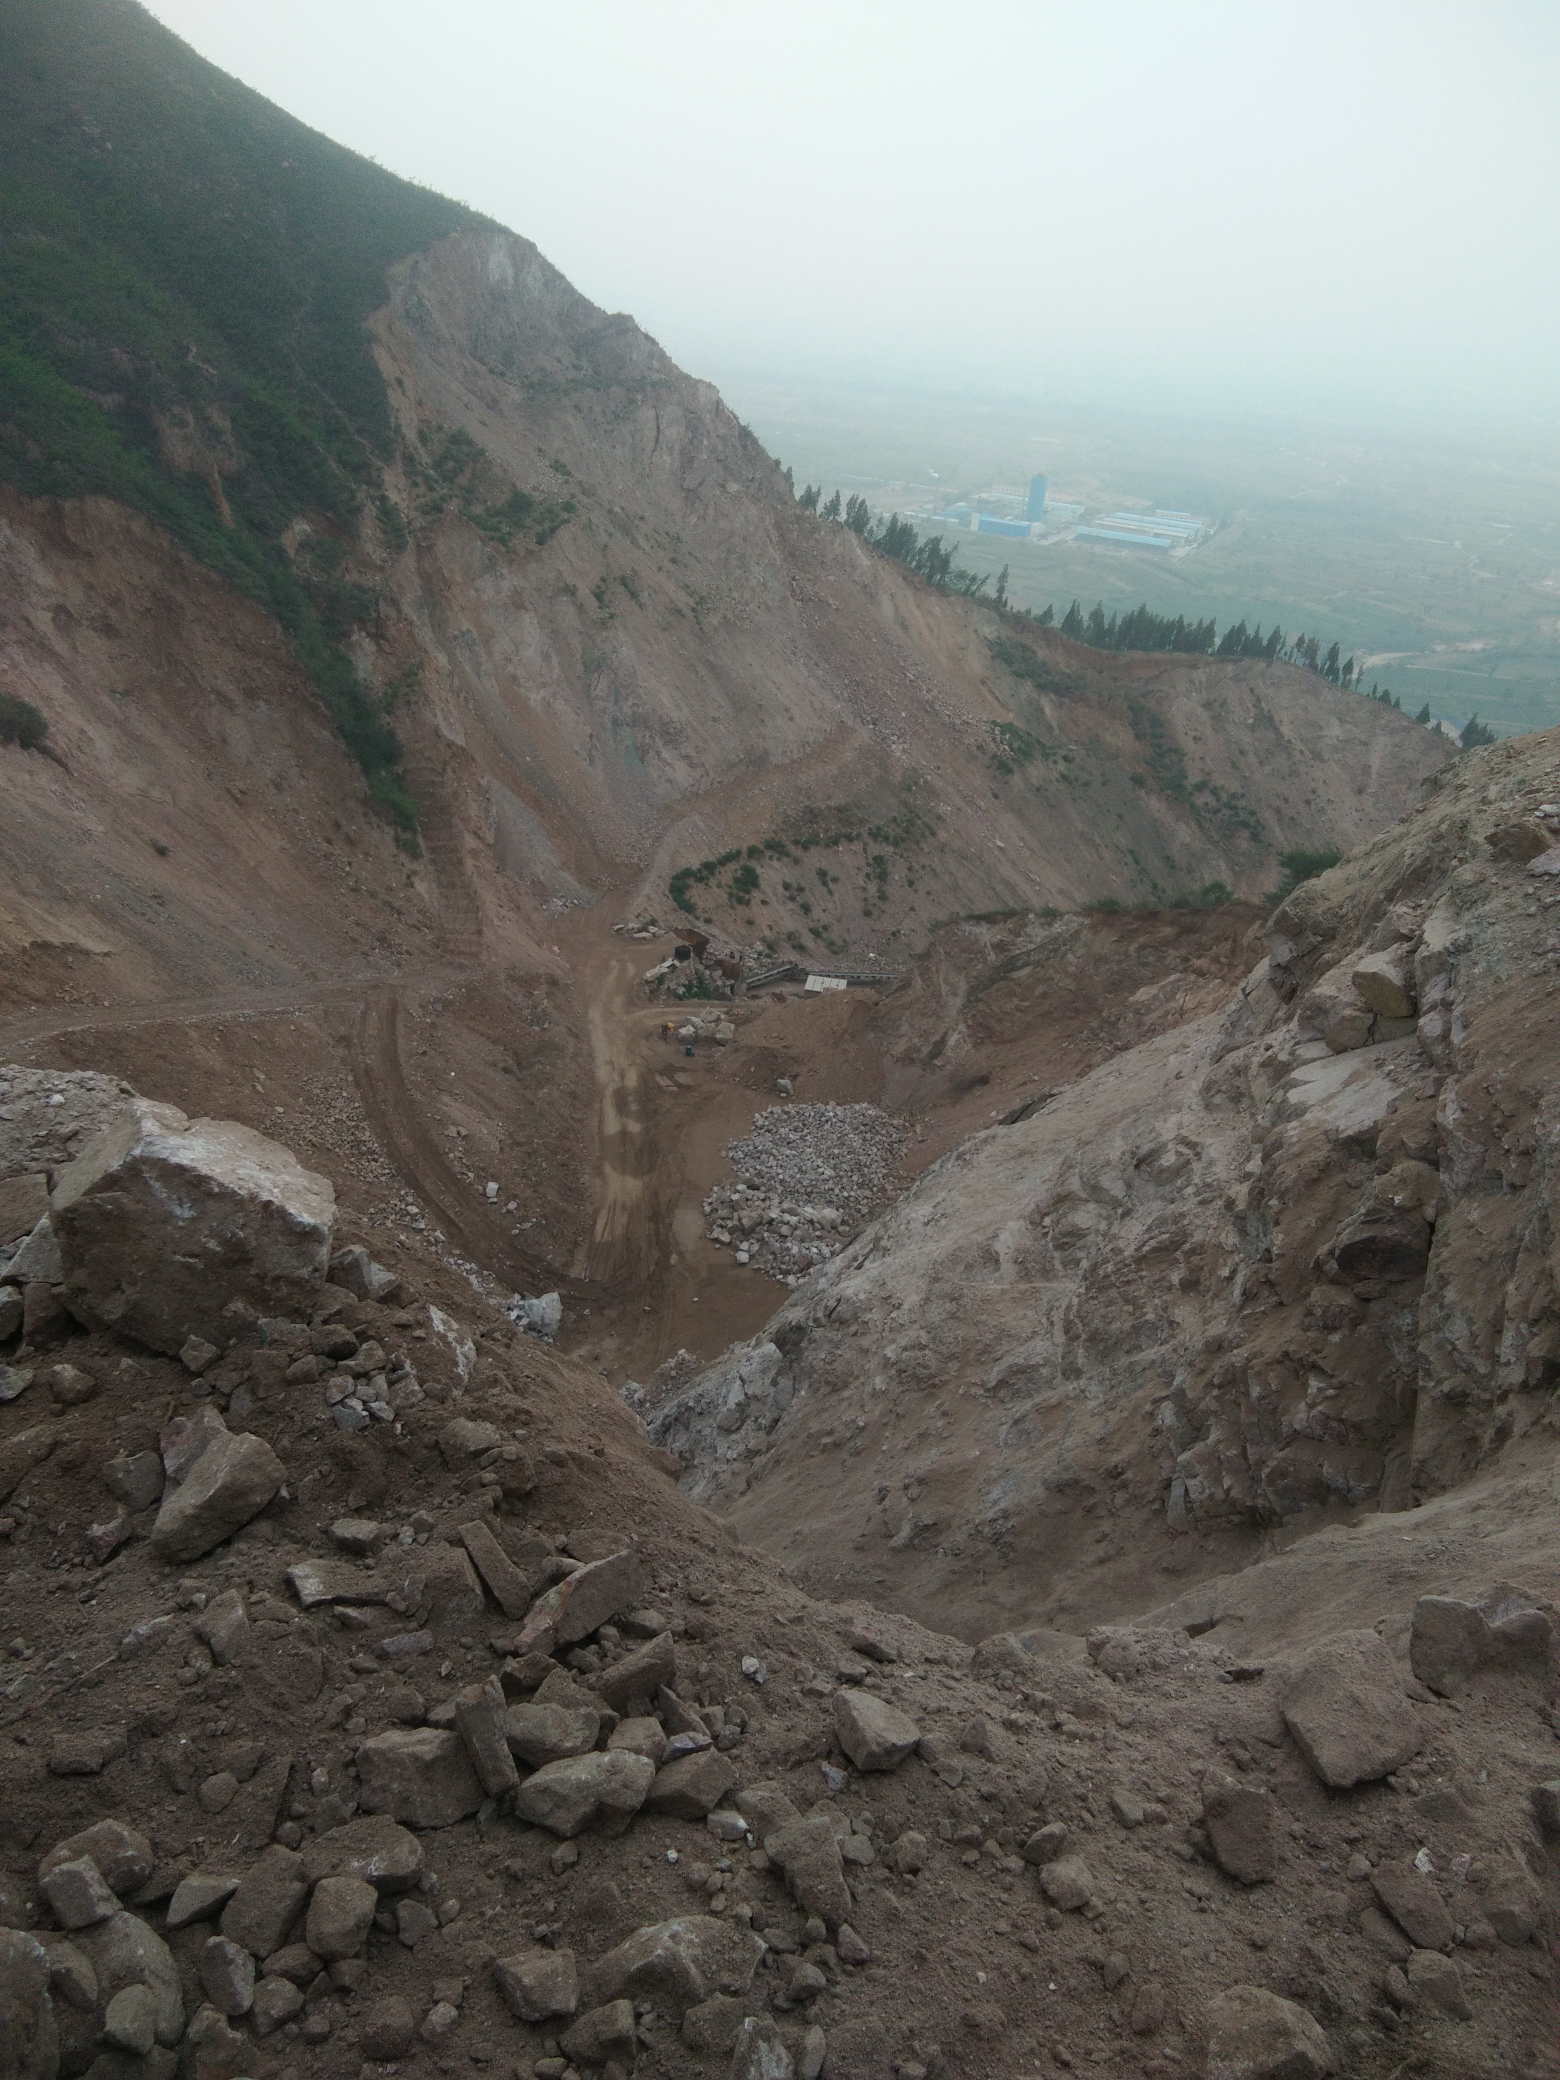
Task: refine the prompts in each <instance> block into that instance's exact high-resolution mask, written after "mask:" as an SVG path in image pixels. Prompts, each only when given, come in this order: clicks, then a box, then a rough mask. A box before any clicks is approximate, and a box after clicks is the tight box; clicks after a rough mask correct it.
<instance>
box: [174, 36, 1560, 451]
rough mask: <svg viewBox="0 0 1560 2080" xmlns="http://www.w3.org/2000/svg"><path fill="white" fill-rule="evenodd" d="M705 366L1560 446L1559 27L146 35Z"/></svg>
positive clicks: (690, 362) (705, 369) (693, 364)
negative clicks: (1334, 417)
mask: <svg viewBox="0 0 1560 2080" xmlns="http://www.w3.org/2000/svg"><path fill="white" fill-rule="evenodd" d="M151 5H152V11H153V12H154V13H155V14H156V15H158V16H159V17H160V18H161V20H163V21H164V22H166V23H167V24H168V26H169V27H170V28H172V29H173V30H175V31H176V32H177V33H178V34H179V35H181V36H183V37H185V38H186V39H187V40H188V41H189V42H191V43H193V44H194V45H195V46H196V48H197V49H198V50H200V51H201V52H203V53H204V54H205V55H206V56H207V57H208V58H210V59H212V60H213V61H214V62H215V63H216V64H218V65H221V66H222V67H224V68H225V69H226V70H227V71H229V72H233V73H236V74H237V75H238V76H239V77H240V78H241V79H243V80H246V81H247V82H248V83H249V84H250V85H251V86H254V87H256V88H258V89H259V90H260V92H262V93H263V94H266V95H268V96H269V97H270V98H271V99H272V100H274V101H277V102H279V103H280V104H281V105H282V106H283V107H284V108H287V109H289V110H290V111H291V112H292V113H293V114H295V115H297V116H299V117H301V118H302V119H303V120H304V121H305V122H307V123H311V124H313V125H314V126H315V127H316V128H318V129H320V130H323V131H325V132H327V133H328V134H329V135H330V136H332V137H334V138H337V139H339V140H340V141H341V142H342V143H344V144H348V145H351V146H353V147H354V148H355V149H357V150H358V151H361V152H366V153H369V154H371V155H372V156H373V157H374V158H376V159H378V160H379V161H380V162H381V163H382V164H383V165H385V166H388V167H390V168H392V169H393V170H395V171H396V172H398V173H403V174H407V175H409V176H411V177H413V178H415V179H417V180H420V181H424V182H426V183H428V184H429V185H431V186H433V187H436V188H439V189H442V190H444V191H445V192H446V193H449V194H453V195H457V196H459V197H461V198H462V199H463V200H465V201H467V202H469V203H471V204H473V205H474V206H476V207H477V208H479V209H482V210H484V211H486V212H487V213H489V214H490V215H492V216H494V217H497V218H499V219H500V220H501V221H503V222H505V223H507V224H509V225H511V226H513V227H514V229H516V230H517V231H521V232H523V233H524V234H525V235H526V236H527V237H529V238H532V239H534V240H535V241H536V242H537V244H538V245H539V246H540V247H541V248H542V250H543V251H544V252H545V253H546V254H547V255H548V257H549V258H550V259H552V260H553V261H554V262H556V264H557V265H558V266H559V267H561V268H562V269H563V270H564V272H565V273H566V274H567V275H568V276H569V277H570V278H571V279H572V280H573V281H574V282H575V284H576V285H577V286H578V287H579V288H581V289H582V290H584V291H585V293H586V294H587V295H589V296H591V297H593V298H594V299H595V300H596V301H597V302H598V303H601V304H603V305H605V306H606V307H607V308H608V309H610V310H628V311H632V312H633V314H634V316H635V317H636V318H638V319H639V320H640V322H641V323H642V324H643V325H645V326H646V327H647V328H648V329H649V330H650V331H651V332H652V333H654V334H655V336H656V337H657V338H658V339H659V340H660V341H661V342H662V343H663V345H665V346H666V347H667V348H668V350H669V351H670V352H671V353H672V354H674V355H675V356H676V358H677V359H678V360H679V361H681V362H682V363H683V364H684V365H685V366H687V367H690V368H692V369H693V370H695V371H696V372H698V373H702V374H709V375H713V376H715V377H716V378H717V379H718V378H719V377H720V376H721V375H722V373H723V372H727V371H734V370H737V369H740V368H750V369H758V368H762V369H768V370H775V371H783V370H784V369H786V368H787V367H795V368H797V369H798V370H805V371H806V372H807V373H809V374H814V375H815V374H820V373H825V372H828V371H831V370H837V371H839V372H841V373H870V374H877V375H883V376H891V377H897V378H902V379H905V380H908V381H911V382H915V383H928V384H936V385H938V386H942V385H948V386H950V387H957V388H960V389H965V388H968V387H971V386H972V385H973V384H976V383H984V382H991V383H1000V384H1002V385H1003V386H1004V387H1017V388H1021V389H1023V390H1026V391H1030V392H1032V393H1034V394H1036V395H1047V394H1050V395H1071V396H1077V397H1080V398H1086V399H1090V400H1098V401H1109V402H1114V403H1120V404H1127V405H1131V404H1147V405H1155V406H1167V405H1174V404H1176V403H1178V402H1179V403H1184V404H1185V405H1187V406H1188V407H1192V408H1198V409H1202V408H1206V407H1208V406H1217V405H1219V404H1221V403H1223V404H1226V405H1230V406H1247V405H1251V406H1257V407H1265V406H1280V407H1282V406H1288V407H1298V408H1301V409H1305V408H1309V407H1313V406H1314V407H1320V408H1328V409H1332V408H1337V407H1345V408H1358V407H1363V408H1366V409H1380V408H1383V407H1388V406H1391V407H1402V408H1407V409H1409V410H1424V409H1434V408H1438V407H1441V406H1446V405H1451V406H1455V407H1458V408H1459V409H1461V408H1468V407H1472V408H1474V409H1475V410H1481V409H1487V410H1490V411H1492V412H1497V413H1501V414H1504V413H1506V412H1515V413H1517V414H1520V415H1524V416H1525V415H1527V414H1531V413H1537V414H1540V415H1542V416H1544V417H1546V418H1549V419H1551V420H1553V419H1554V418H1555V417H1556V416H1557V415H1560V352H1557V341H1560V265H1557V239H1556V224H1557V221H1560V209H1557V206H1560V120H1557V115H1556V110H1557V107H1560V7H1557V6H1556V5H1554V4H1553V0H1481V4H1463V0H1410V4H1400V0H1347V4H1337V0H1304V4H1300V5H1296V4H1291V0H1148V4H1144V0H1070V4H1068V5H1066V6H1058V5H1053V4H1051V0H1027V4H1023V0H985V4H984V5H983V6H981V7H978V8H954V7H949V6H948V5H946V4H936V5H933V4H924V0H829V4H818V0H784V4H783V5H782V4H780V0H769V4H765V5H759V4H756V0H591V4H589V5H586V4H584V0H573V4H572V5H571V4H560V0H151Z"/></svg>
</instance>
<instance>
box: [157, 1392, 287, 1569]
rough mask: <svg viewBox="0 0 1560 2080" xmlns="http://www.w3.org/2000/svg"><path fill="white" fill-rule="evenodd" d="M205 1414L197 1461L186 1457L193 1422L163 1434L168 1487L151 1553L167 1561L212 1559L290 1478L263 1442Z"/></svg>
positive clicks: (179, 1422) (178, 1421)
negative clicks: (204, 1556)
mask: <svg viewBox="0 0 1560 2080" xmlns="http://www.w3.org/2000/svg"><path fill="white" fill-rule="evenodd" d="M202 1414H203V1421H202V1423H201V1426H200V1428H201V1432H202V1436H203V1443H202V1447H201V1449H200V1450H199V1451H198V1453H197V1454H196V1456H195V1457H194V1458H193V1460H187V1459H186V1457H185V1446H186V1439H187V1438H188V1437H189V1434H190V1422H189V1419H188V1418H184V1417H175V1418H174V1420H173V1422H171V1423H169V1424H168V1425H166V1426H165V1429H164V1432H163V1465H164V1468H165V1469H166V1471H167V1475H168V1483H169V1485H168V1486H167V1487H166V1488H165V1489H164V1491H163V1499H162V1507H161V1509H160V1510H159V1511H158V1512H157V1521H156V1523H155V1524H154V1525H153V1526H152V1535H151V1543H152V1550H153V1552H155V1553H156V1554H157V1556H158V1558H159V1559H162V1560H172V1561H189V1560H198V1559H199V1558H200V1557H201V1555H202V1554H203V1553H209V1552H210V1551H211V1548H212V1547H213V1546H215V1545H220V1544H221V1542H222V1541H223V1539H225V1538H231V1537H232V1535H233V1533H234V1532H235V1531H238V1530H240V1529H241V1528H242V1527H243V1526H244V1525H245V1524H247V1523H248V1522H249V1521H250V1519H251V1518H252V1517H255V1516H258V1515H259V1513H260V1511H261V1510H263V1509H264V1508H265V1506H266V1504H267V1503H268V1502H270V1501H271V1500H272V1498H273V1497H274V1496H275V1494H276V1492H277V1490H278V1489H279V1488H280V1487H281V1485H282V1482H283V1481H284V1479H285V1478H286V1469H285V1468H284V1467H283V1465H282V1462H281V1460H280V1459H278V1458H277V1456H276V1454H275V1452H273V1451H272V1449H271V1447H270V1446H269V1445H268V1444H267V1443H266V1442H265V1439H264V1438H262V1437H256V1436H254V1435H253V1434H252V1433H251V1432H247V1431H241V1432H238V1433H236V1434H235V1433H234V1432H232V1431H230V1430H229V1429H228V1428H227V1426H226V1424H225V1423H223V1422H222V1420H221V1418H220V1417H219V1416H217V1415H216V1414H215V1412H214V1411H211V1410H206V1411H203V1412H202ZM176 1466H178V1467H180V1468H181V1473H180V1474H179V1475H176V1474H175V1471H174V1469H175V1467H176Z"/></svg>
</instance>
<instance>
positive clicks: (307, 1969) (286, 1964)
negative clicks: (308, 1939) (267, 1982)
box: [260, 1943, 320, 1986]
mask: <svg viewBox="0 0 1560 2080" xmlns="http://www.w3.org/2000/svg"><path fill="white" fill-rule="evenodd" d="M260 1970H261V1972H262V1973H263V1974H264V1975H265V1977H266V1978H267V1979H291V1981H292V1983H293V1984H294V1986H311V1985H312V1984H313V1983H314V1981H315V1980H316V1979H317V1978H318V1977H319V1975H320V1960H319V1959H318V1958H317V1957H316V1956H315V1954H314V1952H313V1951H312V1950H311V1949H310V1948H309V1946H308V1944H307V1943H284V1944H283V1945H282V1947H281V1949H280V1950H273V1951H272V1952H271V1954H270V1956H269V1957H264V1958H262V1959H261V1960H260Z"/></svg>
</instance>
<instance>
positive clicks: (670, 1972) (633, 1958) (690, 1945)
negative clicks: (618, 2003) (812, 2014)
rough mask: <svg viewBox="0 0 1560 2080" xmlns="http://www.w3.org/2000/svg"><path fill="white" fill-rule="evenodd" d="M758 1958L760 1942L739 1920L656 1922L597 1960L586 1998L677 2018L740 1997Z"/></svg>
mask: <svg viewBox="0 0 1560 2080" xmlns="http://www.w3.org/2000/svg"><path fill="white" fill-rule="evenodd" d="M763 1954H764V1945H763V1942H762V1941H761V1939H760V1938H759V1937H758V1936H756V1935H754V1933H753V1931H752V1930H751V1929H750V1928H746V1927H744V1926H743V1924H742V1923H741V1922H740V1921H726V1920H721V1919H718V1918H717V1917H716V1916H715V1915H713V1914H688V1915H681V1916H679V1917H677V1918H676V1919H674V1920H671V1921H657V1922H654V1923H652V1924H651V1925H650V1926H649V1927H646V1928H639V1929H636V1930H635V1931H634V1933H633V1934H632V1935H631V1936H630V1937H629V1938H628V1939H627V1941H626V1942H622V1943H619V1944H618V1946H617V1948H616V1949H615V1950H609V1951H608V1952H607V1953H606V1955H605V1956H604V1957H601V1958H598V1959H597V1961H596V1963H595V1965H594V1966H593V1967H592V1969H591V1992H592V1997H593V1999H594V2000H595V2001H596V2002H597V2003H602V2004H604V2003H605V2002H607V2001H613V2000H632V2001H634V2002H636V2003H646V2004H649V2005H651V2006H653V2007H656V2008H661V2009H664V2010H665V2011H667V2012H668V2013H669V2014H673V2015H676V2016H677V2017H679V2018H680V2017H681V2016H682V2015H683V2013H684V2012H685V2011H686V2010H687V2009H688V2008H691V2007H695V2006H697V2005H698V2004H699V2003H701V2002H703V2001H707V2000H710V1999H711V1998H713V1996H714V1995H716V1994H718V1993H724V1994H731V1995H734V1996H736V1997H738V1998H740V1997H741V1996H742V1995H744V1994H745V1993H746V1992H747V1990H748V1988H749V1986H751V1984H752V1983H753V1974H754V1972H755V1971H756V1970H757V1968H758V1961H759V1959H760V1958H761V1957H762V1956H763Z"/></svg>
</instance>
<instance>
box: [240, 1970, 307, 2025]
mask: <svg viewBox="0 0 1560 2080" xmlns="http://www.w3.org/2000/svg"><path fill="white" fill-rule="evenodd" d="M302 2012H303V1989H302V1988H301V1987H299V1986H294V1984H293V1983H292V1981H291V1979H262V1980H261V1981H260V1984H259V1985H258V1986H257V1987H256V1988H255V1998H254V2003H253V2005H252V2007H251V2008H250V2010H249V2013H250V2018H251V2021H252V2024H253V2027H254V2032H255V2035H256V2036H257V2037H269V2036H272V2035H274V2034H275V2032H276V2031H277V2030H279V2029H280V2028H281V2027H282V2024H283V2023H284V2022H291V2021H292V2019H293V2017H294V2016H295V2015H299V2014H301V2013H302Z"/></svg>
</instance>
